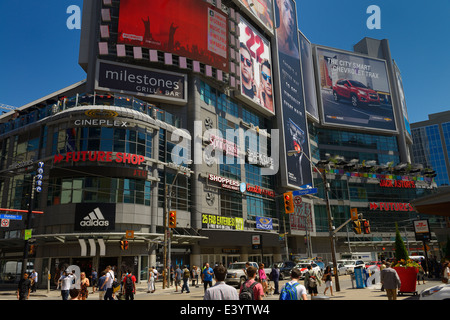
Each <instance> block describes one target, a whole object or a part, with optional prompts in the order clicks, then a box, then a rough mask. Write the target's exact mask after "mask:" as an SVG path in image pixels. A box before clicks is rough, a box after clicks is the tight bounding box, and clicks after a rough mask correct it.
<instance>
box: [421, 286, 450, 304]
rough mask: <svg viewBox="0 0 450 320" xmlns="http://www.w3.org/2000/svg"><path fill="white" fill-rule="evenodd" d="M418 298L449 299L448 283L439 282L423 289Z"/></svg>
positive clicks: (449, 288) (449, 287)
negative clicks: (439, 283)
mask: <svg viewBox="0 0 450 320" xmlns="http://www.w3.org/2000/svg"><path fill="white" fill-rule="evenodd" d="M419 299H420V300H450V283H447V284H441V285H438V286H434V287H431V288H428V289H425V290H423V291H422V292H421V293H420V295H419Z"/></svg>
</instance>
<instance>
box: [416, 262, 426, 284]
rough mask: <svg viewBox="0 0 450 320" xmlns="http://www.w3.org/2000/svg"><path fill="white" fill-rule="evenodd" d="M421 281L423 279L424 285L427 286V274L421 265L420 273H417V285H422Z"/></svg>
mask: <svg viewBox="0 0 450 320" xmlns="http://www.w3.org/2000/svg"><path fill="white" fill-rule="evenodd" d="M420 279H422V284H425V274H424V270H423V267H422V264H419V272H418V273H417V284H420Z"/></svg>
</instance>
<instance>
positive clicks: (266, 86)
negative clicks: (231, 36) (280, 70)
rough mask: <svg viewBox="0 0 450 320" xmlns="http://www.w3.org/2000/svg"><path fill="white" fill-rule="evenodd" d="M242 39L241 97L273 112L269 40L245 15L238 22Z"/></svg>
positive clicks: (269, 112)
mask: <svg viewBox="0 0 450 320" xmlns="http://www.w3.org/2000/svg"><path fill="white" fill-rule="evenodd" d="M239 42H240V44H239V55H240V60H239V66H240V73H241V90H240V95H238V97H239V98H241V99H243V100H245V101H246V102H247V103H250V104H251V105H253V106H255V107H256V108H257V109H258V110H259V111H261V112H263V113H265V114H267V115H274V114H275V110H274V101H273V92H272V91H273V90H272V81H273V78H272V59H271V56H270V42H269V41H268V40H267V39H266V38H264V37H263V36H261V35H260V34H259V32H257V31H256V30H255V29H254V28H253V27H252V26H251V25H250V24H249V23H248V22H247V21H245V20H244V19H243V18H241V19H240V22H239Z"/></svg>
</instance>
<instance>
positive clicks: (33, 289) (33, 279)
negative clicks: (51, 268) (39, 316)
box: [31, 269, 38, 293]
mask: <svg viewBox="0 0 450 320" xmlns="http://www.w3.org/2000/svg"><path fill="white" fill-rule="evenodd" d="M37 285H38V273H37V271H36V270H34V269H33V272H32V273H31V292H32V293H33V292H36V289H37Z"/></svg>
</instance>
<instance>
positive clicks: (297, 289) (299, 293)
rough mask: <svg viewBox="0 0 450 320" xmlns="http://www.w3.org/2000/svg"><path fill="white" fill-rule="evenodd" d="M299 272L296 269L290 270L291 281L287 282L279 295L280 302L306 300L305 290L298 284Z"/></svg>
mask: <svg viewBox="0 0 450 320" xmlns="http://www.w3.org/2000/svg"><path fill="white" fill-rule="evenodd" d="M301 275H302V273H301V271H300V270H299V269H297V268H293V269H292V270H291V281H289V282H287V283H286V284H285V285H284V286H283V288H282V289H281V293H280V300H308V296H307V293H306V288H305V286H304V285H302V284H301V283H299V280H300V276H301Z"/></svg>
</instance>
